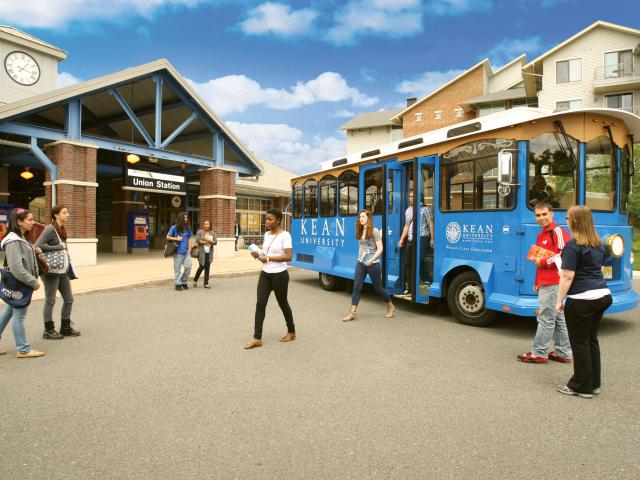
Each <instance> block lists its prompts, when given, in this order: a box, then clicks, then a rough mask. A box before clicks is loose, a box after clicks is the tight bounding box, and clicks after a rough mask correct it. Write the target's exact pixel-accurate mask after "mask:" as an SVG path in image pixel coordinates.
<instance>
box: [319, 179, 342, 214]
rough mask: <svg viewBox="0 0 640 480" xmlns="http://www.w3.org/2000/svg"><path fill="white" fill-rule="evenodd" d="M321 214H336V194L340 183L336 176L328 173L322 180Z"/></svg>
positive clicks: (320, 184)
mask: <svg viewBox="0 0 640 480" xmlns="http://www.w3.org/2000/svg"><path fill="white" fill-rule="evenodd" d="M319 186H320V216H321V217H335V216H336V195H337V193H338V188H337V187H338V183H337V181H336V177H334V176H333V175H327V176H325V177H323V178H322V180H320V183H319Z"/></svg>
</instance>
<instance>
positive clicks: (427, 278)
mask: <svg viewBox="0 0 640 480" xmlns="http://www.w3.org/2000/svg"><path fill="white" fill-rule="evenodd" d="M434 162H435V157H426V158H425V157H420V158H418V161H417V162H416V168H417V171H414V178H417V179H418V182H416V183H417V192H416V193H417V195H416V197H415V198H414V203H415V205H416V206H417V208H416V206H414V211H418V215H414V216H413V218H414V223H415V228H416V231H415V232H414V238H417V239H419V240H418V241H417V242H415V245H416V248H415V249H414V254H415V259H414V265H415V266H416V268H415V272H416V275H415V279H414V281H415V284H414V289H413V291H414V292H416V296H415V301H416V302H423V303H428V302H429V287H430V285H431V283H432V282H433V253H434V250H433V247H432V244H431V241H432V240H433V241H435V240H436V239H435V238H433V236H432V235H431V228H430V227H429V222H430V221H431V222H434V224H435V217H434V213H435V208H434V207H435V182H434ZM416 220H417V222H416ZM434 231H435V228H434ZM434 245H435V243H434Z"/></svg>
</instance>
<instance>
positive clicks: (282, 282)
mask: <svg viewBox="0 0 640 480" xmlns="http://www.w3.org/2000/svg"><path fill="white" fill-rule="evenodd" d="M288 290H289V272H287V271H286V270H285V271H284V272H278V273H266V272H260V278H259V279H258V301H257V302H256V318H255V327H254V330H253V338H255V339H258V340H260V339H261V338H262V324H263V323H264V315H265V310H266V308H267V302H268V301H269V295H271V292H272V291H273V292H275V294H276V300H277V301H278V305H279V306H280V310H282V313H283V314H284V320H285V322H287V332H289V333H295V331H296V327H295V325H294V324H293V312H291V307H290V306H289V301H288V300H287V291H288Z"/></svg>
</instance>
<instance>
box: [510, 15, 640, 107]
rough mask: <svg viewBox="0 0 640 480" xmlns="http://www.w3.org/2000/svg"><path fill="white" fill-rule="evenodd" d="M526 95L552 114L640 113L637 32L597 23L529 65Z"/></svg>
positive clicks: (639, 38)
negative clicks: (614, 110)
mask: <svg viewBox="0 0 640 480" xmlns="http://www.w3.org/2000/svg"><path fill="white" fill-rule="evenodd" d="M522 73H523V77H524V87H525V91H526V92H527V94H528V95H531V96H533V95H537V96H538V102H539V106H540V107H542V108H548V109H551V110H557V109H576V108H594V107H608V108H620V109H623V110H627V111H629V112H632V113H635V114H636V115H640V30H637V29H635V28H630V27H624V26H621V25H616V24H613V23H607V22H603V21H597V22H595V23H593V24H592V25H590V26H588V27H587V28H585V29H584V30H582V31H580V32H578V33H576V34H575V35H574V36H572V37H571V38H569V39H567V40H565V41H564V42H562V43H560V44H559V45H557V46H556V47H554V48H552V49H551V50H549V51H547V52H545V53H543V54H542V55H540V56H539V57H538V58H536V59H535V60H533V61H531V62H529V63H527V64H526V65H525V66H524V67H523V69H522Z"/></svg>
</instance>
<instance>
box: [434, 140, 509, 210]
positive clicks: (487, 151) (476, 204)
mask: <svg viewBox="0 0 640 480" xmlns="http://www.w3.org/2000/svg"><path fill="white" fill-rule="evenodd" d="M516 145H517V144H516V141H515V140H509V139H504V138H494V139H485V140H479V141H477V142H470V143H466V144H464V145H461V146H459V147H456V148H454V149H453V150H450V151H448V152H447V153H445V154H443V155H442V168H441V182H440V184H441V187H442V188H441V196H440V209H441V210H443V211H450V210H505V209H511V208H513V207H515V201H516V200H515V191H514V190H511V192H510V193H509V194H507V195H504V196H503V195H500V194H499V192H498V152H500V150H503V149H512V150H515V149H516ZM514 153H515V152H514ZM516 166H517V155H515V154H514V155H513V165H512V168H513V170H514V171H516Z"/></svg>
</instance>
